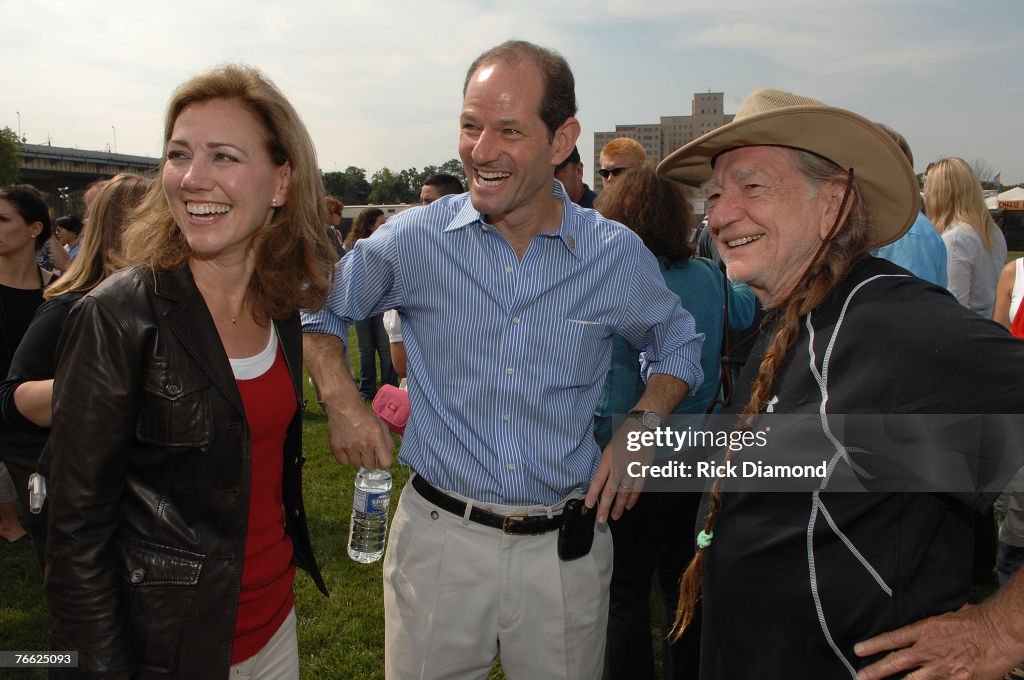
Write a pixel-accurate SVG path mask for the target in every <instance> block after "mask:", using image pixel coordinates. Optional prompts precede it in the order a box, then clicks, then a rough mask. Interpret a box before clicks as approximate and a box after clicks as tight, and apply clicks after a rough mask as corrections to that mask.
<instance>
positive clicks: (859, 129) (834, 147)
mask: <svg viewBox="0 0 1024 680" xmlns="http://www.w3.org/2000/svg"><path fill="white" fill-rule="evenodd" d="M744 146H784V147H789V148H793V149H802V150H806V151H809V152H811V153H814V154H817V155H819V156H824V157H825V158H827V159H829V160H831V161H832V162H833V163H835V164H836V165H838V166H839V167H841V168H843V169H844V170H849V169H850V168H853V174H854V180H855V181H856V183H857V186H859V187H860V190H861V194H862V196H863V198H864V201H865V203H866V205H867V208H868V212H869V214H870V216H871V223H872V227H873V229H874V231H875V234H876V238H875V239H874V242H873V247H880V246H883V245H886V244H888V243H892V242H893V241H895V240H896V239H898V238H900V237H901V236H902V235H903V234H905V233H906V232H907V230H908V229H910V226H911V225H912V224H913V223H914V220H915V219H916V218H917V214H918V212H919V211H920V201H921V199H920V193H919V192H920V189H919V187H918V183H917V177H915V176H914V169H913V168H912V167H911V166H910V162H909V161H908V160H907V157H906V156H905V155H904V154H903V152H902V151H901V150H900V148H899V147H898V146H897V145H896V143H895V142H894V141H893V140H892V138H891V137H890V136H889V135H888V134H887V133H886V132H885V131H884V130H882V129H881V128H880V127H879V126H877V125H875V124H874V123H872V122H871V121H869V120H868V119H866V118H864V117H862V116H859V115H857V114H855V113H853V112H851V111H846V110H845V109H837V108H832V107H829V106H787V107H782V108H778V109H774V110H771V111H767V112H764V113H758V114H754V115H751V116H747V117H745V118H743V119H742V120H735V121H733V122H732V123H729V124H727V125H723V126H722V127H720V128H717V129H715V130H712V131H711V132H709V133H707V134H706V135H703V136H701V137H698V138H697V139H695V140H693V141H692V142H690V143H689V144H686V145H684V146H681V147H680V148H678V149H676V150H675V151H674V152H672V153H671V154H669V155H668V156H667V157H666V158H665V159H664V160H663V161H662V162H661V163H660V164H659V165H658V173H659V174H661V175H662V176H664V177H666V178H668V179H671V180H674V181H676V182H681V183H683V184H687V185H690V186H700V185H701V184H702V183H703V182H705V181H707V180H708V179H710V178H711V171H712V164H713V162H714V159H715V157H717V156H719V155H720V154H722V153H725V152H726V151H730V150H732V149H737V148H740V147H744Z"/></svg>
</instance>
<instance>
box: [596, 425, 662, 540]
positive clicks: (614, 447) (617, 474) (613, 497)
mask: <svg viewBox="0 0 1024 680" xmlns="http://www.w3.org/2000/svg"><path fill="white" fill-rule="evenodd" d="M645 431H646V430H645V428H644V426H643V425H642V424H641V423H640V421H639V420H637V419H636V418H626V422H624V423H623V424H622V426H621V427H620V428H619V429H618V430H616V431H615V434H614V435H612V438H611V441H609V442H608V446H606V447H605V449H604V454H603V455H602V456H601V462H600V463H599V464H598V466H597V472H596V473H595V474H594V479H593V480H591V482H590V489H589V490H588V491H587V497H586V499H585V500H584V503H585V504H586V506H587V507H588V508H593V507H594V506H595V505H596V506H597V521H598V522H600V523H601V524H605V523H607V522H608V516H609V513H610V514H611V518H612V519H619V518H620V517H622V513H623V512H625V511H626V510H630V509H632V508H633V506H634V505H636V502H637V501H638V500H640V492H641V491H642V490H643V487H644V478H643V477H642V476H639V475H637V476H635V477H634V476H633V475H630V474H629V473H630V470H631V467H630V463H633V462H638V463H640V464H642V465H650V464H651V461H652V460H654V449H653V448H651V447H640V449H639V450H638V451H630V450H629V447H630V446H632V447H633V448H636V446H635V445H630V443H629V435H630V433H633V432H636V433H640V432H645ZM632 470H633V472H634V473H636V472H637V470H636V466H632Z"/></svg>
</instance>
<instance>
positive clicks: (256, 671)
mask: <svg viewBox="0 0 1024 680" xmlns="http://www.w3.org/2000/svg"><path fill="white" fill-rule="evenodd" d="M228 678H229V680H299V641H298V636H297V635H296V633H295V608H294V607H292V610H291V611H290V612H288V618H286V619H285V620H284V622H282V623H281V627H280V628H278V629H277V632H276V633H274V636H273V637H272V638H270V640H268V641H267V644H265V645H263V649H261V650H260V651H258V652H256V655H255V656H251V657H249V658H248V659H246V660H245V661H240V662H239V663H236V664H235V665H234V666H232V667H231V670H230V671H229V672H228Z"/></svg>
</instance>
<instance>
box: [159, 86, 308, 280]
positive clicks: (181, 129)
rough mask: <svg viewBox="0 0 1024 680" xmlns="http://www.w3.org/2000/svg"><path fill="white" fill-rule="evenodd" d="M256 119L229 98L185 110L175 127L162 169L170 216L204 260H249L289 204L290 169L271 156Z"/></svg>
mask: <svg viewBox="0 0 1024 680" xmlns="http://www.w3.org/2000/svg"><path fill="white" fill-rule="evenodd" d="M264 136H265V131H264V128H263V126H262V125H261V123H260V122H259V121H258V120H257V119H256V116H255V115H254V114H253V113H252V112H251V111H250V110H249V109H248V108H246V107H245V106H243V105H242V104H240V103H239V102H237V101H235V100H231V99H210V100H207V101H202V102H198V103H195V104H190V105H188V106H186V107H185V108H184V109H183V110H182V111H181V113H180V114H179V115H178V118H177V120H175V122H174V129H173V131H172V133H171V138H170V140H169V141H168V142H167V152H166V153H167V159H166V162H165V163H164V167H163V175H162V180H163V187H164V195H165V196H166V197H167V202H168V204H169V205H170V208H171V215H172V216H173V217H174V221H175V223H176V224H177V225H178V228H179V229H181V232H182V234H183V235H184V236H185V239H186V240H187V241H188V245H189V247H190V248H191V250H192V257H193V258H196V259H200V260H219V259H223V258H235V257H239V256H244V255H245V254H246V252H247V251H248V249H249V246H250V245H251V244H252V240H253V237H254V236H255V234H256V232H258V231H259V230H260V229H261V228H262V227H263V226H264V225H266V224H268V223H269V222H270V218H271V216H272V214H273V212H272V211H273V206H272V203H273V202H276V204H277V205H278V206H282V205H284V202H285V200H286V199H287V189H288V180H289V178H290V176H291V169H290V167H289V165H288V164H287V163H285V164H284V165H281V166H278V165H275V164H274V163H273V161H271V159H270V154H269V152H268V151H267V145H266V142H265V141H264Z"/></svg>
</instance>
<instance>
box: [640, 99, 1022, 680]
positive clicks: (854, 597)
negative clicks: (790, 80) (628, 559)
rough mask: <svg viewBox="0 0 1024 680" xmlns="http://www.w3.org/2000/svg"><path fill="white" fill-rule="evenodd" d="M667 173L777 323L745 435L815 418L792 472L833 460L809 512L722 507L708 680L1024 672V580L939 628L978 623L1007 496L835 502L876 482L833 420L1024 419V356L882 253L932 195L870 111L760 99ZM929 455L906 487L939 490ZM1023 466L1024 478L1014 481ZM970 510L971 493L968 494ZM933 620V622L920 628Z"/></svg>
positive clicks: (716, 505)
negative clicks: (983, 541)
mask: <svg viewBox="0 0 1024 680" xmlns="http://www.w3.org/2000/svg"><path fill="white" fill-rule="evenodd" d="M659 171H660V172H661V173H663V174H664V175H666V176H667V177H669V178H671V179H673V180H676V181H679V182H681V183H684V184H689V185H692V186H701V187H703V190H704V192H705V194H706V197H707V200H708V206H709V228H710V230H711V232H712V235H713V237H714V239H715V241H716V245H717V247H718V249H719V250H720V252H721V254H722V257H723V259H724V261H725V263H726V264H727V266H728V273H729V277H730V278H731V279H733V280H735V281H745V282H746V283H747V284H748V285H750V286H751V288H753V289H754V291H755V292H756V293H757V295H758V297H759V298H760V300H761V302H762V303H763V304H764V306H765V307H766V308H767V309H768V310H769V317H768V320H767V322H766V325H765V330H764V332H763V333H762V338H761V340H760V342H759V345H758V347H757V348H755V350H754V352H753V353H752V355H751V357H752V359H753V358H755V357H756V358H758V359H759V360H756V361H755V360H751V361H750V362H748V364H747V366H746V368H745V369H744V372H743V374H742V376H741V378H740V381H739V384H738V385H737V398H736V399H735V400H734V402H733V403H734V407H733V408H734V411H735V412H738V413H739V414H740V416H739V418H738V422H739V426H740V427H745V428H754V427H755V426H757V425H758V424H760V425H761V427H762V428H763V427H764V425H763V424H764V423H765V422H767V420H768V419H770V418H774V417H775V416H765V415H763V414H765V413H773V414H808V415H809V416H811V417H808V418H803V419H798V420H799V422H800V423H801V425H800V427H803V428H805V431H802V432H800V435H801V436H802V437H804V438H803V439H802V440H801V441H804V442H807V444H806V452H805V451H804V450H797V451H796V452H795V454H796V455H797V456H801V455H804V454H805V453H806V454H807V455H811V454H812V453H813V454H814V455H819V454H821V452H823V451H824V452H825V456H826V459H827V460H829V468H828V470H829V477H828V479H826V480H823V481H822V482H821V485H820V487H818V488H816V489H815V490H813V491H812V492H808V493H799V492H796V493H770V494H765V493H763V492H753V491H745V490H744V489H743V488H742V487H737V486H735V485H733V486H730V483H729V482H726V483H725V485H724V487H723V486H719V485H718V484H717V483H716V485H715V486H714V487H713V488H712V489H711V490H710V491H709V493H708V494H706V505H707V513H706V515H707V517H706V520H703V527H702V530H701V531H700V533H699V534H698V541H697V543H698V546H699V547H700V550H698V555H697V557H696V558H695V559H694V562H693V563H692V564H691V565H690V568H689V569H688V570H687V573H686V574H685V575H684V578H683V584H682V588H681V595H680V612H679V618H678V619H677V627H678V628H685V626H686V625H688V624H689V622H690V621H691V620H692V614H693V606H694V604H695V602H696V600H697V599H698V596H699V595H700V594H701V593H702V594H703V600H702V601H703V623H702V651H701V677H702V678H738V677H748V676H756V677H759V678H765V677H779V678H783V677H784V678H787V679H789V678H836V677H854V676H856V677H861V678H877V677H884V676H886V675H889V674H893V673H901V672H905V671H907V670H911V669H914V668H920V669H921V670H919V671H917V672H916V673H915V674H914V676H913V677H915V678H916V677H928V678H931V677H936V678H937V677H943V678H945V677H972V678H974V677H993V678H995V677H999V676H1000V674H1001V673H1004V672H1006V671H1007V670H1008V669H1010V668H1012V667H1013V665H1014V664H1015V663H1016V662H1018V661H1019V660H1020V659H1021V658H1024V577H1018V578H1017V579H1016V581H1015V582H1014V583H1013V584H1011V586H1010V589H1009V590H1008V591H1006V592H1005V593H1001V594H1000V595H998V596H996V598H994V599H993V600H992V601H991V602H989V603H986V604H985V605H982V606H979V607H976V608H974V609H970V610H965V611H960V612H958V613H955V614H946V615H945V616H942V617H939V618H928V617H935V616H937V615H940V614H942V613H943V612H950V611H953V610H956V609H958V608H959V607H961V606H962V605H963V604H964V602H965V600H966V596H967V589H968V585H969V583H970V575H971V550H970V549H969V546H970V545H971V543H970V535H971V531H972V524H973V512H974V510H976V509H979V508H982V507H984V506H985V505H986V504H989V503H991V502H992V500H993V499H994V494H992V493H988V492H990V491H991V486H992V484H998V483H999V481H998V480H995V481H993V482H992V484H990V485H989V486H985V487H984V488H982V487H983V486H984V485H983V484H981V482H980V481H978V480H975V481H977V482H978V484H979V485H980V486H973V487H972V486H970V485H968V484H966V480H963V479H957V480H948V484H947V487H948V488H944V489H940V490H939V491H940V492H939V493H892V492H887V491H872V492H865V493H836V492H833V491H831V489H833V488H835V487H834V485H833V486H831V487H830V486H828V484H829V481H830V480H832V479H833V476H834V475H847V476H848V477H847V478H849V476H853V477H854V478H856V477H857V475H858V474H860V473H861V472H862V471H863V468H862V467H861V463H864V462H868V463H870V462H872V461H867V460H866V458H864V457H863V455H862V453H861V452H858V451H856V450H855V449H854V448H853V447H852V446H850V447H849V448H847V446H846V444H845V443H844V441H843V437H844V436H851V433H850V432H849V431H846V432H838V431H834V430H833V425H832V423H833V421H832V420H831V419H830V417H831V416H833V415H834V414H856V415H857V417H859V418H861V422H863V421H864V419H865V418H868V421H867V422H882V420H883V416H884V418H894V417H895V418H898V417H900V415H895V416H894V414H935V413H940V414H942V413H966V414H972V413H974V414H978V413H981V414H985V413H997V414H1006V413H1011V414H1012V413H1017V412H1019V411H1020V406H1021V404H1024V344H1021V343H1019V342H1017V341H1014V340H1013V339H1012V338H1011V337H1010V336H1009V335H1007V334H1006V333H1005V332H1003V330H1002V329H1001V328H999V327H997V326H996V325H995V324H992V323H991V322H989V321H986V320H983V319H981V318H978V317H977V316H976V315H972V314H970V313H969V312H965V311H964V310H963V309H962V308H961V307H960V306H959V305H958V304H957V303H956V300H954V299H953V298H952V297H951V296H949V295H948V294H947V293H946V292H945V291H944V290H942V289H941V288H939V287H937V286H933V285H931V284H928V283H926V282H923V281H921V280H920V279H917V278H916V277H913V276H911V275H909V273H908V272H906V271H905V270H903V269H900V268H899V267H897V266H896V265H893V264H892V263H890V262H887V261H885V260H881V259H878V258H873V257H871V256H869V255H868V253H869V252H870V251H871V250H873V249H875V248H877V247H879V246H882V245H884V244H887V243H890V242H892V241H894V240H896V239H898V238H899V237H900V236H901V235H902V234H903V233H904V232H905V231H906V230H907V229H908V228H909V227H910V225H911V223H912V222H913V220H914V218H915V216H916V215H917V211H918V202H919V197H918V187H917V182H916V179H915V177H914V173H913V169H912V168H911V166H910V164H909V162H908V161H907V159H906V158H905V156H904V155H903V153H902V152H901V151H900V149H899V147H898V146H897V145H896V144H895V142H893V141H892V139H891V138H890V137H889V136H888V135H887V134H886V133H885V132H884V131H883V130H881V129H880V128H879V127H878V126H877V125H875V124H873V123H872V122H871V121H869V120H867V119H865V118H863V117H861V116H859V115H857V114H855V113H852V112H850V111H845V110H842V109H837V108H833V107H829V106H826V105H824V104H822V103H821V102H819V101H816V100H813V99H809V98H807V97H800V96H797V95H793V94H790V93H788V92H782V91H779V90H758V91H756V92H754V93H753V94H752V95H751V96H750V97H749V98H748V99H747V100H746V101H745V102H744V104H743V105H742V106H741V108H740V110H739V112H738V113H737V114H736V118H735V120H734V122H732V123H730V124H729V125H726V126H724V127H722V128H719V129H717V130H715V131H713V132H711V133H709V134H707V135H704V136H702V137H700V138H699V139H697V140H695V141H693V142H691V143H690V144H687V145H685V146H684V147H682V148H680V149H679V150H677V151H676V152H675V153H673V154H672V155H670V156H669V157H668V158H666V159H665V160H664V161H663V162H662V163H661V165H660V166H659ZM875 414H878V417H877V418H876V415H875ZM914 417H917V416H914ZM872 419H874V420H872ZM775 422H778V421H775ZM786 422H789V421H786ZM890 422H892V421H890ZM901 422H902V421H901ZM775 429H776V428H775V427H772V428H771V430H772V436H773V437H775V436H776V432H775ZM778 434H779V435H780V436H785V434H786V433H785V432H780V433H778ZM875 439H876V440H878V441H885V440H884V437H876V438H875ZM1018 441H1019V440H1018ZM921 448H922V447H919V448H918V451H920V449H921ZM978 448H980V447H975V449H974V450H973V451H967V452H965V453H966V454H967V456H966V457H968V458H969V457H970V456H971V455H977V454H979V453H980V451H979V450H977V449H978ZM1017 448H1019V447H1017ZM932 451H933V449H930V448H926V447H925V449H924V455H923V456H922V458H921V462H923V464H922V465H921V466H919V467H918V468H917V469H916V470H914V471H912V472H911V473H910V477H911V478H910V479H909V480H904V481H907V483H908V484H910V485H911V486H910V487H907V486H904V487H901V488H915V487H913V484H915V483H917V480H915V479H914V478H913V477H914V475H915V474H920V475H921V476H927V473H930V472H932V471H931V470H929V469H927V468H931V467H933V465H932V455H931V454H932ZM791 453H793V452H791ZM872 453H874V454H879V453H881V454H883V455H885V454H888V453H891V451H889V450H888V449H884V450H883V449H879V450H875V451H873V452H872ZM985 453H986V454H988V453H990V450H988V449H986V450H985ZM729 455H730V456H733V455H735V456H743V455H744V453H743V452H740V453H735V452H734V453H730V454H729ZM760 455H762V456H764V455H765V454H763V453H761V454H760ZM829 456H831V458H829ZM878 457H879V456H878V455H876V456H875V458H876V462H877V459H878ZM890 460H891V459H890ZM1019 466H1020V462H1019V461H1012V460H1011V461H1008V462H1007V464H1006V465H1004V466H1003V469H1002V471H1001V473H1000V474H1003V477H1001V478H1000V479H1003V478H1005V472H1006V469H1007V468H1009V469H1016V468H1017V467H1019ZM922 468H926V469H922ZM933 476H934V475H933ZM878 481H880V480H878V479H877V478H876V479H875V480H874V482H878ZM968 487H970V488H968ZM873 488H877V487H873ZM916 488H924V487H923V485H919V486H918V487H916ZM724 491H731V493H724ZM966 491H972V492H974V493H957V492H966ZM972 506H973V507H972ZM702 516H703V513H702ZM919 619H927V620H926V621H923V622H922V623H918V624H916V625H912V626H909V627H907V626H908V624H911V623H912V622H914V621H916V620H919ZM901 627H903V628H901ZM893 629H898V630H896V631H895V632H893V633H885V631H890V630H893ZM873 636H876V637H874V638H873ZM868 638H873V639H871V640H869V641H868V642H866V643H861V644H859V645H858V644H857V643H858V642H860V641H863V640H865V639H868ZM982 640H985V642H982ZM897 649H898V650H899V651H896V652H894V653H892V654H889V655H888V656H885V657H882V658H880V655H881V653H883V652H886V651H889V650H897ZM954 669H957V670H956V671H955V672H962V671H963V669H971V672H974V673H975V674H974V675H970V674H967V675H962V676H961V675H955V672H954ZM858 670H860V675H858Z"/></svg>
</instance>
